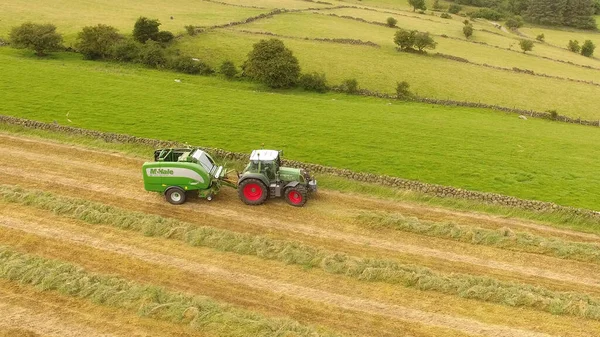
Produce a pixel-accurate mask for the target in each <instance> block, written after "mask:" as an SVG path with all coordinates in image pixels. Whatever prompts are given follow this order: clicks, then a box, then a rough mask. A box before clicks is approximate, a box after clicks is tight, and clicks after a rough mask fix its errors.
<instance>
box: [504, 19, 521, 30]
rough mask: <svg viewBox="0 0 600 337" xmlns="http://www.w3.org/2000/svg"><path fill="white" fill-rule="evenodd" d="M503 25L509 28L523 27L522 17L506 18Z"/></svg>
mask: <svg viewBox="0 0 600 337" xmlns="http://www.w3.org/2000/svg"><path fill="white" fill-rule="evenodd" d="M505 25H506V27H508V28H510V29H517V28H520V27H523V18H521V17H520V16H513V17H511V18H509V19H508V20H506V23H505Z"/></svg>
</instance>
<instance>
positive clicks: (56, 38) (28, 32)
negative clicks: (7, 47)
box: [9, 22, 63, 56]
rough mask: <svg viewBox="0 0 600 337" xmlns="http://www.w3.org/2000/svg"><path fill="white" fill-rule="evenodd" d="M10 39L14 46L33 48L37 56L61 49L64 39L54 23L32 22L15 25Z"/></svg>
mask: <svg viewBox="0 0 600 337" xmlns="http://www.w3.org/2000/svg"><path fill="white" fill-rule="evenodd" d="M9 39H10V43H11V45H12V46H13V47H14V48H18V49H31V50H33V51H34V52H35V54H36V55H37V56H45V55H46V52H48V51H55V50H58V49H60V48H61V47H62V40H63V39H62V35H60V34H59V33H57V32H56V27H55V26H54V25H52V24H49V23H47V24H37V23H32V22H27V23H24V24H22V25H20V26H17V27H13V28H12V30H11V32H10V36H9Z"/></svg>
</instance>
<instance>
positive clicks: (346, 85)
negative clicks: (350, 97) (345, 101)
mask: <svg viewBox="0 0 600 337" xmlns="http://www.w3.org/2000/svg"><path fill="white" fill-rule="evenodd" d="M340 89H341V90H342V91H343V92H346V93H349V94H356V93H357V92H358V81H357V80H356V79H355V78H349V79H346V80H344V81H343V82H342V85H341V86H340Z"/></svg>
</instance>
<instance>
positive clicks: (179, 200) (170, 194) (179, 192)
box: [165, 187, 185, 205]
mask: <svg viewBox="0 0 600 337" xmlns="http://www.w3.org/2000/svg"><path fill="white" fill-rule="evenodd" d="M165 198H167V201H168V202H169V203H171V204H173V205H181V204H183V203H184V202H185V191H184V190H183V189H182V188H180V187H171V188H169V189H168V190H167V192H165Z"/></svg>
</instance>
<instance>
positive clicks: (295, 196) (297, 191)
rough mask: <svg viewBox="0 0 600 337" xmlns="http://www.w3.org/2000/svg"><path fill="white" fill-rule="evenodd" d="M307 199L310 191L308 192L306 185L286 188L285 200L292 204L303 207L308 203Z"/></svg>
mask: <svg viewBox="0 0 600 337" xmlns="http://www.w3.org/2000/svg"><path fill="white" fill-rule="evenodd" d="M306 199H308V193H307V192H306V187H304V186H302V185H297V186H294V187H288V188H286V189H285V200H286V201H287V203H288V204H290V205H292V206H296V207H302V206H304V204H306Z"/></svg>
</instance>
